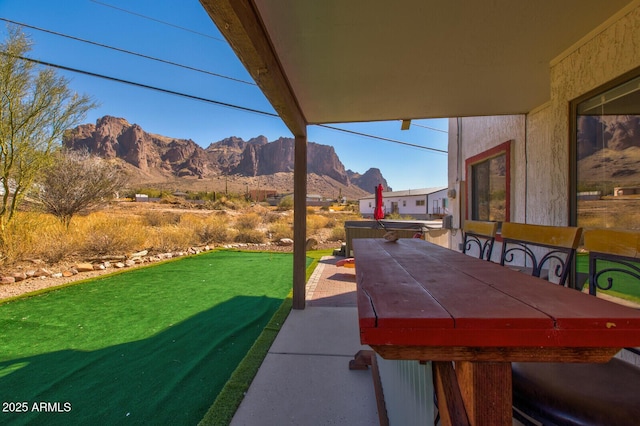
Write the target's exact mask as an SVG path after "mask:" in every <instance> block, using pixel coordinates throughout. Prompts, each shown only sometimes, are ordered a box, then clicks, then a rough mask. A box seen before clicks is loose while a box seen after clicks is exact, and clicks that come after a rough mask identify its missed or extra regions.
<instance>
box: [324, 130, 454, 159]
mask: <svg viewBox="0 0 640 426" xmlns="http://www.w3.org/2000/svg"><path fill="white" fill-rule="evenodd" d="M316 126H318V127H324V128H325V129H331V130H337V131H339V132H344V133H351V134H353V135H358V136H364V137H365V138H371V139H379V140H382V141H385V142H392V143H397V144H400V145H406V146H411V147H413V148H420V149H426V150H427V151H434V152H439V153H442V154H447V151H445V150H442V149H437V148H430V147H428V146H422V145H416V144H412V143H409V142H403V141H399V140H396V139H389V138H383V137H382V136H374V135H370V134H367V133H361V132H356V131H354V130H347V129H341V128H339V127H334V126H329V125H327V124H316Z"/></svg>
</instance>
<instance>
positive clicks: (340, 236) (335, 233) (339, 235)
mask: <svg viewBox="0 0 640 426" xmlns="http://www.w3.org/2000/svg"><path fill="white" fill-rule="evenodd" d="M327 239H328V240H329V241H346V239H347V234H346V232H345V230H344V227H340V226H336V227H335V228H332V229H331V234H330V235H329V237H328V238H327Z"/></svg>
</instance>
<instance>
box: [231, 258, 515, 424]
mask: <svg viewBox="0 0 640 426" xmlns="http://www.w3.org/2000/svg"><path fill="white" fill-rule="evenodd" d="M340 259H343V258H342V257H334V256H327V257H324V258H323V259H322V260H321V261H320V263H319V264H318V266H317V267H316V269H315V271H314V273H313V274H312V276H311V277H310V278H309V281H308V282H307V288H306V299H307V304H306V309H304V310H293V311H291V313H290V314H289V316H288V317H287V319H286V321H285V323H284V324H283V326H282V329H281V330H280V332H279V333H278V336H277V337H276V340H275V341H274V343H273V345H272V346H271V348H270V349H269V352H268V354H267V356H266V357H265V359H264V361H263V363H262V365H261V366H260V369H259V370H258V374H257V375H256V377H255V379H254V380H253V382H252V383H251V386H250V387H249V390H248V391H247V394H246V396H245V398H244V400H243V401H242V403H241V404H240V407H239V408H238V411H237V412H236V414H235V416H234V417H233V419H232V421H231V425H232V426H263V425H279V426H285V425H296V426H297V425H300V426H306V425H309V426H316V425H349V426H359V425H362V426H371V425H377V424H379V417H378V408H377V403H376V395H375V391H374V385H373V378H372V374H371V369H369V370H349V361H350V360H351V359H353V356H354V354H355V353H356V352H358V351H359V350H361V349H370V348H369V347H368V346H363V345H360V337H359V329H358V312H357V307H356V280H355V269H352V268H345V267H338V266H336V262H337V261H338V260H340ZM513 425H514V426H522V425H521V423H519V422H518V421H517V420H515V419H514V421H513Z"/></svg>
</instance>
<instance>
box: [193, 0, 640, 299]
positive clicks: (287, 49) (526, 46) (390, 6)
mask: <svg viewBox="0 0 640 426" xmlns="http://www.w3.org/2000/svg"><path fill="white" fill-rule="evenodd" d="M638 1H640V0H606V1H604V0H536V1H513V0H484V1H482V0H478V1H462V0H451V1H442V0H400V1H396V2H389V1H383V0H351V1H344V0H322V1H300V0H200V2H201V3H202V5H203V7H204V8H205V10H206V11H207V13H208V14H209V16H210V17H211V19H212V20H213V21H214V23H215V24H216V26H217V27H218V29H219V30H220V31H221V33H222V34H223V35H224V37H225V38H226V39H227V41H228V42H229V44H230V45H231V47H232V48H233V49H234V51H235V52H236V54H237V56H238V58H239V59H240V60H241V61H242V63H243V64H244V66H245V67H246V69H247V70H248V71H249V73H250V74H251V76H252V77H253V79H254V80H255V81H256V83H257V84H258V86H259V87H260V89H261V90H262V92H263V93H264V94H265V96H266V97H267V98H268V99H269V101H270V102H271V104H272V105H273V107H274V108H275V110H276V111H277V112H278V114H279V115H280V117H281V118H282V120H283V121H284V123H285V124H286V125H287V127H288V128H289V130H291V133H292V134H293V135H294V136H295V140H296V142H295V150H296V153H295V164H294V193H295V197H294V261H293V263H294V265H293V306H294V308H297V309H303V308H304V305H305V294H304V288H305V268H306V266H305V265H306V264H305V249H304V247H305V239H306V206H305V198H306V197H305V195H306V172H307V169H306V158H307V139H306V137H307V126H308V125H309V124H323V123H341V122H363V121H383V120H399V119H401V120H406V119H417V118H442V117H465V116H488V115H502V114H523V113H527V112H529V111H531V110H532V109H534V108H536V107H538V106H540V105H543V104H544V103H545V102H547V101H549V100H550V95H551V87H550V65H552V64H553V63H554V61H558V60H560V59H561V58H562V57H563V56H564V55H565V54H567V53H568V52H571V51H573V50H574V49H575V48H576V47H577V46H579V45H580V44H581V43H584V42H585V41H586V40H589V39H590V38H591V37H592V36H593V35H595V34H597V33H598V32H599V31H601V29H603V28H605V27H606V23H607V21H609V20H611V19H617V18H618V17H619V16H621V15H623V14H625V13H628V12H629V11H630V10H631V9H632V8H633V6H634V5H635V4H637V2H638Z"/></svg>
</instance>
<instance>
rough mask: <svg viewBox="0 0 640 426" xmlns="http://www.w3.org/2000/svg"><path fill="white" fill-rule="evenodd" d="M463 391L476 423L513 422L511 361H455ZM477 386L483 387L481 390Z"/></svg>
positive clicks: (493, 425) (488, 425) (476, 425)
mask: <svg viewBox="0 0 640 426" xmlns="http://www.w3.org/2000/svg"><path fill="white" fill-rule="evenodd" d="M455 365H456V367H455V371H456V376H457V379H458V386H459V387H460V394H461V395H462V400H463V401H464V406H465V408H466V411H467V415H468V416H469V420H470V422H471V424H472V425H474V426H500V425H502V426H511V424H512V423H513V417H512V409H511V407H512V394H511V363H509V362H469V361H458V362H456V364H455ZM474 389H483V390H484V392H482V393H481V394H479V393H478V392H475V391H474Z"/></svg>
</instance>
